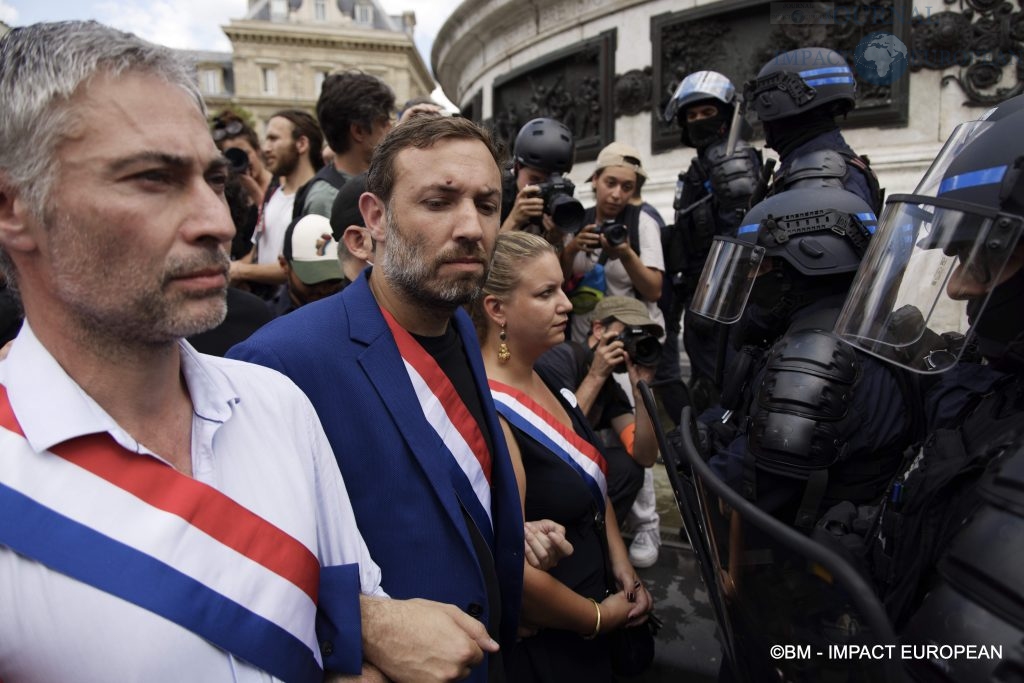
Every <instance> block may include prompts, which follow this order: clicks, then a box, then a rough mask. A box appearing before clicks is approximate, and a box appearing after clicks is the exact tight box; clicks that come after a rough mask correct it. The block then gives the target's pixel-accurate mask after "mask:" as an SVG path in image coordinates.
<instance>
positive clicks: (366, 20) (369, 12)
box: [356, 3, 373, 26]
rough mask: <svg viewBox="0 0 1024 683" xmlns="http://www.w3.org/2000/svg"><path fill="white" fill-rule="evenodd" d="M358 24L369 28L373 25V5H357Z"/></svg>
mask: <svg viewBox="0 0 1024 683" xmlns="http://www.w3.org/2000/svg"><path fill="white" fill-rule="evenodd" d="M356 23H357V24H366V25H367V26H369V25H370V24H372V23H373V5H364V4H363V3H359V4H358V5H356Z"/></svg>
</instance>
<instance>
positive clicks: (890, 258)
mask: <svg viewBox="0 0 1024 683" xmlns="http://www.w3.org/2000/svg"><path fill="white" fill-rule="evenodd" d="M1020 232H1021V220H1020V219H1019V218H1016V217H1008V216H1005V215H1004V216H1000V215H999V214H996V213H994V212H993V213H991V214H987V215H986V214H984V213H982V212H981V210H980V209H979V208H978V207H968V206H967V205H964V204H962V203H959V202H955V201H949V200H941V199H933V198H930V197H925V196H921V195H896V196H894V197H892V199H890V201H889V202H888V203H887V204H886V207H885V212H884V213H883V214H882V219H881V221H880V225H879V229H878V232H877V233H876V234H875V238H874V239H873V240H872V242H871V245H870V247H869V248H868V251H867V253H866V254H865V256H864V260H863V262H862V263H861V267H860V269H859V270H858V271H857V276H856V278H855V280H854V283H853V286H852V288H851V289H850V293H849V295H848V297H847V299H846V305H845V306H844V307H843V311H842V313H841V314H840V315H839V319H838V321H837V322H836V334H838V335H839V336H841V337H842V338H843V339H845V340H846V341H847V342H849V343H850V344H852V345H853V346H855V347H857V348H859V349H861V350H863V351H867V352H868V353H871V354H874V355H876V356H879V357H880V358H882V359H884V360H888V361H890V362H893V363H896V364H898V365H901V366H903V367H906V368H908V369H910V370H914V371H915V372H921V373H937V372H942V371H944V370H947V369H949V368H950V367H952V366H953V365H954V364H955V363H956V362H957V360H958V359H959V358H960V355H961V354H962V352H963V349H964V346H965V345H966V342H967V341H968V340H969V337H970V332H971V330H970V325H969V321H968V317H967V304H968V302H969V301H973V302H975V304H977V303H981V305H982V306H981V308H978V310H977V311H972V313H973V314H974V316H973V317H974V319H977V315H980V313H981V311H982V310H983V306H984V302H985V300H986V299H987V298H988V295H989V293H990V292H991V290H992V289H993V288H994V287H995V285H997V284H999V283H1000V282H1001V281H1002V280H1003V279H1005V278H1004V277H1003V271H1004V269H1005V267H1006V264H1007V262H1008V260H1009V259H1010V257H1011V256H1012V255H1013V252H1014V249H1015V247H1016V245H1017V241H1018V238H1019V236H1020Z"/></svg>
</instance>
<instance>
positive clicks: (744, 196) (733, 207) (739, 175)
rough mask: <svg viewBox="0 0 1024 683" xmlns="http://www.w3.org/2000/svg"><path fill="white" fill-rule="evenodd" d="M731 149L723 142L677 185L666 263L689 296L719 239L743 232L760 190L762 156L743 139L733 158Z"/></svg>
mask: <svg viewBox="0 0 1024 683" xmlns="http://www.w3.org/2000/svg"><path fill="white" fill-rule="evenodd" d="M726 144H727V143H726V141H724V140H723V141H720V142H716V143H714V144H712V145H710V146H708V148H707V149H706V150H705V151H704V153H703V154H701V155H699V156H697V157H696V158H695V159H694V160H693V163H691V164H690V168H689V169H687V170H686V171H684V172H682V173H680V174H679V180H678V181H677V183H676V196H675V200H674V201H673V203H672V208H673V209H675V225H674V227H673V229H672V231H671V237H670V239H669V243H668V244H667V245H666V251H665V263H666V268H667V272H668V273H669V275H670V277H671V278H672V282H673V285H674V286H676V288H677V291H678V290H680V289H682V291H683V294H684V295H686V294H688V293H689V291H691V290H692V287H693V283H694V281H695V278H696V277H697V276H699V275H700V271H701V269H702V268H703V267H704V260H705V259H706V258H707V255H708V250H709V249H710V248H711V241H712V240H713V239H714V237H715V235H726V234H729V233H731V232H732V231H733V230H735V229H736V228H737V227H739V224H740V221H741V220H742V218H743V214H744V213H746V210H747V203H748V202H749V200H750V196H751V195H752V194H753V193H754V189H755V188H756V186H757V180H758V173H759V172H760V169H761V153H760V151H759V150H757V149H755V148H753V147H751V146H750V144H749V143H747V142H746V141H745V140H738V141H737V143H736V149H735V150H733V153H732V154H726ZM683 298H687V297H686V296H684V297H683Z"/></svg>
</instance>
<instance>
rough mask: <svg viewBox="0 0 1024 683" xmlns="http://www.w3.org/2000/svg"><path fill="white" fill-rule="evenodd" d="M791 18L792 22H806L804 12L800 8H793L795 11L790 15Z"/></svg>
mask: <svg viewBox="0 0 1024 683" xmlns="http://www.w3.org/2000/svg"><path fill="white" fill-rule="evenodd" d="M789 18H790V19H791V20H792V22H793V23H794V24H802V23H804V13H803V11H802V10H798V9H795V10H793V13H792V14H791V15H789Z"/></svg>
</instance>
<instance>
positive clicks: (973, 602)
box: [886, 380, 1024, 681]
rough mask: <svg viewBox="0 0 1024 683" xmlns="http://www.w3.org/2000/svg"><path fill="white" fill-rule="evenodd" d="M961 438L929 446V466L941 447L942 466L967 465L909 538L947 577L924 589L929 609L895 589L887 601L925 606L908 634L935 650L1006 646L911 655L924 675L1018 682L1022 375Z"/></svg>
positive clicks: (1022, 648) (1023, 494)
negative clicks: (982, 652) (973, 652)
mask: <svg viewBox="0 0 1024 683" xmlns="http://www.w3.org/2000/svg"><path fill="white" fill-rule="evenodd" d="M940 431H942V430H940ZM955 435H956V436H959V437H962V438H959V439H953V440H948V441H943V440H941V439H940V440H939V441H938V442H937V441H932V442H931V443H930V444H929V445H926V447H925V455H924V457H925V459H926V460H925V461H924V462H927V458H929V457H936V455H937V453H936V452H935V451H938V450H939V449H941V450H943V451H945V452H943V453H942V454H941V456H942V460H941V461H940V462H945V463H954V464H957V463H958V464H959V467H957V468H956V470H955V476H952V477H950V478H949V479H948V481H947V482H946V484H945V486H943V487H942V488H941V489H940V490H937V491H933V492H927V491H922V492H921V493H922V494H925V495H929V497H930V500H931V502H932V505H933V507H934V511H933V515H932V516H931V518H930V519H929V520H928V522H927V524H926V526H925V530H924V531H925V532H926V533H925V537H924V538H913V539H909V538H908V539H905V542H906V543H908V544H913V545H914V546H916V547H917V549H918V553H919V555H922V556H923V557H922V558H921V563H922V566H921V567H920V568H919V569H920V570H924V571H926V570H930V569H931V567H932V566H934V565H933V564H932V562H933V561H934V560H935V559H936V556H937V555H938V556H939V557H938V572H937V575H936V576H934V577H932V580H931V581H928V582H925V583H924V584H923V586H922V588H921V590H920V591H919V592H920V593H922V594H924V593H926V596H925V597H924V600H923V602H921V604H920V607H917V605H916V603H910V602H907V601H908V600H909V599H910V597H911V596H908V595H895V596H894V595H892V594H890V595H889V596H886V597H887V600H886V602H887V607H888V608H890V609H891V608H892V607H893V599H894V597H896V598H900V599H901V600H900V602H901V604H902V603H904V602H906V604H907V606H908V607H915V608H916V611H914V612H913V613H912V616H911V617H910V618H909V620H908V621H907V623H906V626H905V627H904V628H903V629H902V640H903V643H904V644H905V645H906V646H908V647H913V648H916V649H917V650H918V651H921V652H924V653H925V654H927V652H926V650H925V648H926V647H927V646H928V645H934V644H940V645H945V644H949V645H958V644H962V645H986V646H990V647H999V648H1001V650H1002V652H1001V653H1000V654H998V655H996V654H994V653H992V654H991V656H980V657H974V658H971V657H966V656H961V657H943V656H941V654H940V655H939V656H938V657H929V656H924V657H921V658H917V657H914V658H911V659H908V660H906V661H905V665H906V666H907V669H908V671H909V672H910V674H911V676H912V677H913V678H914V679H916V680H950V681H954V680H964V681H966V680H970V681H982V680H1010V679H1012V678H1013V675H1011V673H1010V672H1013V673H1014V674H1015V675H1016V676H1019V675H1020V672H1021V671H1022V670H1024V580H1022V579H1021V566H1022V563H1024V391H1022V386H1021V383H1020V382H1019V380H1018V381H1017V382H1016V383H1015V384H1014V385H1013V386H1006V387H1002V388H1000V389H999V390H997V392H996V393H992V394H990V395H989V396H987V397H986V398H985V399H984V400H983V401H982V402H981V403H980V404H979V405H978V407H977V409H975V411H974V413H973V414H972V415H971V417H970V418H969V419H968V421H967V422H966V423H965V425H964V427H963V433H962V434H961V433H960V432H957V433H955ZM929 451H932V452H929ZM889 507H890V508H891V507H893V505H892V503H891V501H890V505H889ZM938 513H941V514H938ZM897 514H898V513H897ZM889 521H890V522H891V521H892V520H891V519H890V520H889ZM926 545H927V547H926ZM940 553H941V555H939V554H940ZM898 569H899V568H898V567H893V570H895V571H898ZM908 573H911V574H912V573H914V572H909V571H908ZM913 597H915V598H916V597H917V596H913Z"/></svg>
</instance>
